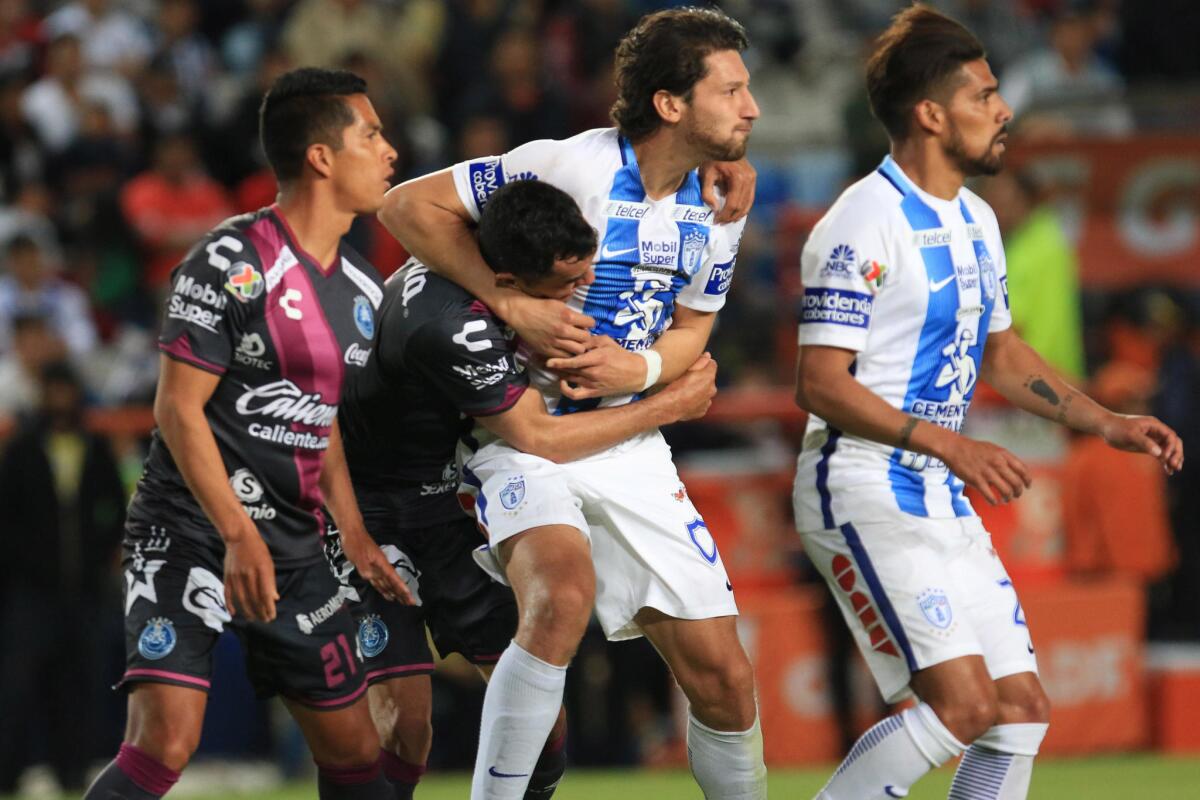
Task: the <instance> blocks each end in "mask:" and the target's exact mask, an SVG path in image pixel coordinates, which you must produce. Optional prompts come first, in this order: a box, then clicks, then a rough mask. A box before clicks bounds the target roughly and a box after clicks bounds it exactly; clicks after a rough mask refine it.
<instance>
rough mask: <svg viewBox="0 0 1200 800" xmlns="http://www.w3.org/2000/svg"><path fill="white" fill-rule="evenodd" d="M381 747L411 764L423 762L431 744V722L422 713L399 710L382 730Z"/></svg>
mask: <svg viewBox="0 0 1200 800" xmlns="http://www.w3.org/2000/svg"><path fill="white" fill-rule="evenodd" d="M382 738H383V748H384V749H385V750H387V751H388V752H391V753H395V754H396V755H398V756H399V757H400V758H402V759H404V760H405V761H408V762H409V763H412V764H424V763H425V760H426V758H428V756H429V749H430V746H431V745H432V744H433V723H432V722H430V720H429V717H428V716H426V715H424V714H418V713H411V714H406V713H403V712H401V713H400V714H399V715H398V716H397V717H396V719H395V720H394V721H393V723H392V726H391V728H390V729H389V730H387V731H384V732H383V737H382Z"/></svg>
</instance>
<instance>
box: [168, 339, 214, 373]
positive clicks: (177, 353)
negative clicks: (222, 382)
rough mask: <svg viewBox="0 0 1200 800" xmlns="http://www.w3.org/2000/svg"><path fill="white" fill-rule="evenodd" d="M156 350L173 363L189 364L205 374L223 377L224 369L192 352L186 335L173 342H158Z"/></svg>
mask: <svg viewBox="0 0 1200 800" xmlns="http://www.w3.org/2000/svg"><path fill="white" fill-rule="evenodd" d="M158 349H159V350H160V351H162V352H163V353H164V354H165V355H166V356H167V357H169V358H172V359H174V360H175V361H182V362H183V363H185V364H190V365H191V366H193V367H197V368H198V369H202V370H204V371H205V372H211V373H212V374H214V375H224V374H225V371H226V368H225V367H223V366H221V365H220V364H214V363H213V362H212V361H208V360H206V359H203V358H201V357H200V356H198V355H196V354H195V353H193V352H192V344H191V342H189V341H188V338H187V336H186V335H184V336H180V337H179V338H178V339H176V340H175V341H173V342H159V343H158Z"/></svg>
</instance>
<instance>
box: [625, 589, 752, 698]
mask: <svg viewBox="0 0 1200 800" xmlns="http://www.w3.org/2000/svg"><path fill="white" fill-rule="evenodd" d="M636 619H637V623H638V625H639V626H640V627H641V629H642V632H643V633H644V634H645V636H646V638H647V639H649V640H650V643H651V644H653V645H654V648H655V649H656V650H658V652H659V654H660V655H661V656H662V657H663V660H664V661H666V662H667V666H669V667H670V668H671V672H672V673H673V674H674V675H675V679H676V680H677V681H679V684H680V685H681V686H683V687H684V688H685V690H686V689H687V688H688V687H690V686H697V687H698V688H703V690H704V691H708V692H714V693H721V694H723V695H730V696H732V695H746V696H753V692H754V672H753V669H752V667H751V666H750V659H749V658H748V657H747V656H746V651H745V649H744V648H743V647H742V643H741V640H740V639H738V635H737V617H732V616H730V617H713V618H710V619H677V618H675V617H669V616H667V615H666V614H664V613H662V612H661V611H659V610H657V609H654V608H645V609H642V610H641V611H640V612H639V613H638V615H637V618H636Z"/></svg>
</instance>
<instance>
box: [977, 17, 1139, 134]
mask: <svg viewBox="0 0 1200 800" xmlns="http://www.w3.org/2000/svg"><path fill="white" fill-rule="evenodd" d="M1102 14H1103V10H1102V9H1098V8H1097V6H1096V3H1095V0H1064V2H1063V4H1062V5H1061V6H1060V7H1059V9H1058V10H1057V11H1056V12H1054V14H1053V15H1052V17H1051V22H1050V47H1048V48H1047V47H1042V48H1039V49H1038V50H1037V51H1035V52H1033V53H1030V54H1029V55H1027V56H1025V57H1023V58H1021V59H1019V60H1018V61H1016V62H1015V63H1014V64H1013V65H1012V66H1011V67H1009V68H1008V69H1007V70H1005V71H1004V73H1003V74H1001V76H1000V78H1001V80H1000V94H1001V95H1003V97H1004V99H1005V100H1006V101H1008V104H1009V105H1010V106H1011V107H1012V110H1013V115H1014V120H1015V124H1016V125H1018V126H1021V127H1023V128H1024V129H1025V130H1027V131H1029V132H1031V133H1032V132H1037V133H1039V134H1046V135H1049V134H1054V135H1069V134H1082V135H1106V136H1120V135H1124V134H1129V133H1132V132H1133V114H1132V113H1131V112H1130V110H1129V108H1128V107H1127V106H1126V105H1125V100H1124V92H1125V82H1124V81H1123V80H1122V78H1121V76H1120V75H1119V74H1117V72H1116V71H1115V70H1114V69H1113V68H1112V67H1111V66H1109V65H1108V64H1106V63H1104V61H1103V60H1101V59H1100V57H1099V56H1098V55H1097V54H1096V49H1095V48H1096V45H1097V42H1098V40H1099V36H1100V35H1101V33H1102V28H1101V24H1100V23H1101V21H1102V20H1103V16H1102Z"/></svg>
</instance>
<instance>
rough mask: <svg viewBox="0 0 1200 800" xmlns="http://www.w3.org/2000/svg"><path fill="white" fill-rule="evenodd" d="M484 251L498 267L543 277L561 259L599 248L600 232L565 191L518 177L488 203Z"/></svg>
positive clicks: (481, 233) (482, 242)
mask: <svg viewBox="0 0 1200 800" xmlns="http://www.w3.org/2000/svg"><path fill="white" fill-rule="evenodd" d="M479 251H480V253H482V254H483V260H484V261H486V262H487V263H488V266H490V267H491V268H492V270H493V271H494V272H509V273H512V274H513V275H515V276H516V277H518V278H522V279H524V280H537V279H539V278H543V277H545V276H547V275H549V274H550V272H551V271H552V270H553V268H554V262H555V261H556V260H558V259H564V260H571V259H578V258H587V257H588V256H590V255H591V254H592V253H594V252H596V231H595V230H594V229H593V228H592V226H591V225H589V224H588V222H587V220H586V219H584V218H583V212H581V211H580V210H579V206H578V205H576V204H575V201H574V200H573V199H572V198H571V196H570V195H569V194H567V193H566V192H564V191H563V190H561V189H558V188H556V187H554V186H551V185H550V184H548V183H544V182H542V181H538V180H522V181H513V182H512V183H509V184H506V185H505V186H501V187H500V188H499V189H498V190H496V192H495V193H494V194H493V195H492V196H491V197H490V198H489V199H488V201H487V205H485V206H484V207H483V214H482V215H481V216H480V218H479Z"/></svg>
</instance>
